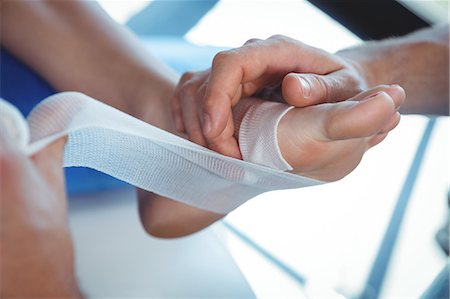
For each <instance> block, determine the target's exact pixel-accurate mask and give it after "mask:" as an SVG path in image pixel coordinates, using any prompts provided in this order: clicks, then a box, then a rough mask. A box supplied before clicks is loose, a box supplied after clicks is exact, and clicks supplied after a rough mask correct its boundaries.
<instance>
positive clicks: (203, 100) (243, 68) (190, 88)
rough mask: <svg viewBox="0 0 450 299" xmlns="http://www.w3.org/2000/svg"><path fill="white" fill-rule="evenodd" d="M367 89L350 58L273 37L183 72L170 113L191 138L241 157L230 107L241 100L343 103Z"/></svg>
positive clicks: (303, 104)
mask: <svg viewBox="0 0 450 299" xmlns="http://www.w3.org/2000/svg"><path fill="white" fill-rule="evenodd" d="M365 89H367V84H366V83H365V80H364V78H363V76H361V75H360V74H359V72H358V70H357V68H356V67H355V66H354V65H353V64H351V63H350V62H349V61H348V60H344V59H342V58H340V57H338V56H336V55H332V54H329V53H327V52H325V51H323V50H321V49H318V48H314V47H311V46H308V45H306V44H303V43H301V42H299V41H297V40H294V39H291V38H288V37H284V36H273V37H271V38H269V39H267V40H250V41H248V42H247V43H246V44H244V45H243V46H242V47H240V48H237V49H232V50H227V51H223V52H220V53H218V54H217V55H216V56H215V58H214V61H213V64H212V67H211V69H209V70H206V71H202V72H197V73H186V74H184V75H183V77H182V78H181V80H180V83H179V85H178V88H177V92H176V96H175V100H174V101H173V103H172V111H173V114H174V121H175V124H176V126H177V129H178V130H179V131H185V132H186V133H187V135H188V137H189V139H190V140H191V141H194V142H196V143H199V144H201V145H203V146H207V147H209V148H211V149H213V150H215V151H217V152H219V153H222V154H224V155H228V156H231V157H235V158H240V152H239V147H238V144H237V141H236V139H235V138H234V137H233V132H234V129H233V121H232V119H233V116H232V110H231V109H232V107H233V106H235V105H236V104H237V103H238V102H239V100H240V99H242V98H246V97H249V96H252V95H263V96H264V97H267V98H269V99H270V98H272V99H278V100H279V99H280V98H281V96H282V99H283V100H284V101H285V102H286V103H288V104H290V105H293V106H297V107H304V106H310V105H314V104H318V103H325V102H338V101H342V100H345V99H348V98H350V97H352V96H354V95H356V94H358V93H359V92H361V91H362V90H365ZM279 91H281V94H280V92H279Z"/></svg>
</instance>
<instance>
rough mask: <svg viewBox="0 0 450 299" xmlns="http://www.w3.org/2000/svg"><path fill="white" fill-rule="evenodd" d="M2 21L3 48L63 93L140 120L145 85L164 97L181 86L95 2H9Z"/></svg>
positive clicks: (158, 95) (6, 3) (170, 72)
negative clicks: (91, 99)
mask: <svg viewBox="0 0 450 299" xmlns="http://www.w3.org/2000/svg"><path fill="white" fill-rule="evenodd" d="M1 20H2V21H1V22H2V23H1V36H2V40H1V42H2V45H3V46H4V47H5V48H7V49H8V50H10V51H11V52H12V53H14V54H15V55H16V56H17V57H18V58H20V59H21V60H23V61H24V62H25V63H27V64H28V65H29V66H31V67H32V68H33V69H34V70H36V71H37V72H38V73H39V74H40V75H42V76H43V77H44V78H45V79H46V80H47V81H48V82H49V83H51V84H52V85H53V86H54V87H55V88H56V89H58V90H60V91H64V90H76V91H80V92H84V93H86V94H88V95H90V96H92V97H95V98H98V99H100V100H102V101H104V102H106V103H108V104H110V105H113V106H115V107H117V108H119V109H122V110H125V111H126V112H129V113H131V114H135V112H136V111H135V110H137V109H138V108H136V107H135V106H136V105H134V104H135V103H133V102H132V98H133V97H134V96H135V93H136V92H138V90H139V89H140V85H143V84H146V85H151V86H149V87H148V89H150V88H151V87H153V88H154V91H153V93H154V96H155V97H161V94H165V95H167V93H169V92H172V90H173V88H174V85H175V84H176V82H177V79H178V76H177V74H176V73H175V72H174V71H173V70H171V69H170V68H169V67H167V66H165V65H164V64H163V63H161V62H160V61H158V60H157V59H155V58H154V57H152V56H151V55H150V54H149V53H148V52H146V51H145V49H143V47H142V46H141V45H140V44H139V42H138V40H137V39H136V38H135V37H134V35H133V34H131V33H130V32H128V30H127V29H125V28H123V27H122V26H120V25H118V24H116V23H115V22H114V21H113V20H112V19H111V18H110V17H109V16H108V15H107V14H106V13H105V12H104V11H103V10H102V9H101V8H100V7H99V6H98V4H97V3H95V2H91V1H4V2H2V18H1ZM19 22H20V24H19ZM147 96H149V95H147ZM136 97H137V96H136Z"/></svg>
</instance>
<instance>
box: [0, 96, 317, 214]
mask: <svg viewBox="0 0 450 299" xmlns="http://www.w3.org/2000/svg"><path fill="white" fill-rule="evenodd" d="M1 106H3V107H6V106H8V104H7V103H6V102H4V101H3V100H0V107H1ZM8 107H9V108H11V107H10V105H9V106H8ZM9 108H6V109H3V108H2V109H0V119H1V120H4V119H7V117H8V116H7V115H9V114H10V113H12V112H11V109H9ZM8 119H12V118H11V117H10V118H8ZM4 123H5V122H4V121H0V126H1V127H0V130H6V129H7V128H6V126H5V125H4ZM10 123H11V122H10ZM12 123H14V124H16V126H17V128H18V130H22V132H21V133H20V134H19V135H18V136H28V135H27V132H26V131H27V130H28V129H27V128H28V127H29V132H30V134H29V136H30V141H29V143H28V145H27V146H26V147H25V149H24V152H25V153H26V154H28V155H31V154H33V153H35V152H37V151H39V150H40V149H42V148H44V147H45V146H46V145H48V144H50V143H51V142H53V141H54V140H56V139H58V138H60V137H62V136H64V135H68V142H67V144H66V146H65V153H64V165H65V166H83V167H89V168H93V169H96V170H99V171H102V172H104V173H107V174H109V175H111V176H114V177H116V178H118V179H121V180H123V181H125V182H128V183H130V184H132V185H134V186H137V187H139V188H142V189H145V190H148V191H152V192H155V193H157V194H159V195H162V196H166V197H169V198H172V199H174V200H177V201H180V202H183V203H186V204H189V205H192V206H195V207H198V208H202V209H205V210H209V211H212V212H215V213H222V214H226V213H228V212H230V211H232V210H233V209H235V208H236V207H238V206H239V205H241V204H243V203H244V202H245V201H247V200H248V199H250V198H252V197H255V196H256V195H258V194H261V193H263V192H266V191H271V190H278V189H291V188H300V187H306V186H312V185H317V184H319V183H321V182H319V181H316V180H312V179H308V178H304V177H300V176H297V175H293V174H290V173H285V172H282V171H279V170H275V169H271V168H268V167H265V166H261V165H257V164H253V163H249V162H245V161H241V160H237V159H233V158H229V157H225V156H222V155H220V154H218V153H215V152H213V151H211V150H209V149H206V148H204V147H202V146H199V145H197V144H194V143H192V142H190V141H188V140H185V139H183V138H180V137H178V136H176V135H173V134H170V133H168V132H166V131H163V130H161V129H158V128H156V127H154V126H152V125H149V124H147V123H145V122H143V121H140V120H138V119H136V118H134V117H131V116H130V115H128V114H125V113H123V112H121V111H119V110H116V109H114V108H112V107H110V106H108V105H105V104H103V103H101V102H98V101H96V100H94V99H92V98H90V97H88V96H85V95H83V94H80V93H75V92H65V93H60V94H57V95H54V96H51V97H49V98H47V99H46V100H44V101H43V102H41V103H40V104H39V105H38V106H36V107H35V108H34V109H33V111H32V112H31V113H30V116H29V117H28V127H27V126H26V123H25V120H23V118H22V119H21V120H20V121H17V118H14V121H13V122H12ZM8 130H9V129H8ZM21 134H22V135H21ZM17 140H22V137H18V139H17Z"/></svg>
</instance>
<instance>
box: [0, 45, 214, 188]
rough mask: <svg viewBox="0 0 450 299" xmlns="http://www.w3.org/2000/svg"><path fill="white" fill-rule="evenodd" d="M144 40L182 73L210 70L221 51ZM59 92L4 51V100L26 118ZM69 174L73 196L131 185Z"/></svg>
mask: <svg viewBox="0 0 450 299" xmlns="http://www.w3.org/2000/svg"><path fill="white" fill-rule="evenodd" d="M142 41H143V43H144V45H145V46H146V47H147V48H149V49H150V50H151V51H152V52H153V53H154V54H155V55H156V56H157V57H158V58H160V59H162V60H163V61H165V62H166V63H168V64H169V65H170V66H172V67H173V68H174V69H175V70H176V71H178V72H179V73H182V72H185V71H187V70H189V69H204V68H207V67H209V65H210V62H211V59H212V57H213V56H214V54H215V53H216V52H217V51H218V50H220V49H218V48H213V47H197V46H194V45H192V44H189V43H187V42H186V41H184V40H183V39H181V38H158V39H152V38H143V39H142ZM56 92H57V91H56V90H55V89H54V88H53V87H51V86H50V84H48V83H47V82H46V81H45V80H44V79H43V78H41V77H40V76H39V75H38V74H37V73H36V72H34V71H33V70H31V69H30V68H29V67H28V66H26V65H25V64H24V63H22V62H21V61H19V60H18V59H17V58H15V57H14V56H13V55H12V54H11V53H9V52H8V51H7V50H5V49H4V48H1V49H0V97H2V98H3V99H5V100H7V101H10V102H11V103H13V104H14V105H15V106H16V107H18V108H19V110H20V111H21V112H22V114H23V115H25V116H26V115H28V114H29V113H30V111H31V110H32V109H33V107H34V106H36V105H37V104H38V103H39V102H40V101H42V100H43V99H44V98H46V97H48V96H50V95H52V94H54V93H56ZM65 175H66V186H67V191H68V193H69V194H71V195H73V194H80V193H89V192H95V191H101V190H107V189H113V188H120V187H123V186H126V185H127V184H126V183H124V182H122V181H120V180H117V179H115V178H112V177H110V176H108V175H106V174H103V173H101V172H98V171H95V170H93V169H88V168H80V167H71V168H66V169H65Z"/></svg>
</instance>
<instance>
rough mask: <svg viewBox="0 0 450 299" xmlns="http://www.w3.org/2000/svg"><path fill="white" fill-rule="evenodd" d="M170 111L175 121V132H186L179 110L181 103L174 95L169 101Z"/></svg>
mask: <svg viewBox="0 0 450 299" xmlns="http://www.w3.org/2000/svg"><path fill="white" fill-rule="evenodd" d="M170 106H171V112H172V118H173V121H174V123H175V128H176V130H177V132H179V133H186V128H185V127H184V123H183V116H182V115H183V113H182V111H181V104H180V102H179V100H178V98H177V97H176V96H175V97H174V98H173V99H172V101H171V103H170Z"/></svg>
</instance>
